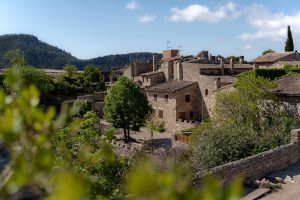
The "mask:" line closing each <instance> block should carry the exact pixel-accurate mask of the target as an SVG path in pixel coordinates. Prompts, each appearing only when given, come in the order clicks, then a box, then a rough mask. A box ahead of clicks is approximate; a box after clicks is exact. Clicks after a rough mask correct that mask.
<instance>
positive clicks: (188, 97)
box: [185, 95, 191, 103]
mask: <svg viewBox="0 0 300 200" xmlns="http://www.w3.org/2000/svg"><path fill="white" fill-rule="evenodd" d="M185 102H187V103H189V102H191V95H185Z"/></svg>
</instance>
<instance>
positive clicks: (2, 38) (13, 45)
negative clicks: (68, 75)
mask: <svg viewBox="0 0 300 200" xmlns="http://www.w3.org/2000/svg"><path fill="white" fill-rule="evenodd" d="M15 49H20V50H21V51H22V52H23V54H24V57H25V59H26V60H27V61H28V63H29V64H30V65H31V66H34V67H37V68H45V69H62V68H63V67H64V66H65V65H66V64H73V65H75V66H77V67H78V68H79V69H83V68H84V66H86V65H88V64H95V65H96V66H99V67H100V68H101V69H102V70H105V71H107V70H110V69H111V68H119V67H122V66H124V65H126V64H128V63H130V62H132V61H139V62H147V61H149V60H151V59H152V54H153V53H150V52H137V53H128V54H116V55H107V56H103V57H97V58H92V59H86V60H83V59H78V58H76V57H75V56H72V55H71V53H69V52H66V51H64V50H62V49H60V48H58V47H55V46H53V45H50V44H48V43H46V42H43V41H41V40H39V39H38V38H37V37H36V36H34V35H28V34H6V35H0V68H6V67H7V66H8V65H9V61H8V60H7V59H6V58H5V56H4V55H5V53H6V52H8V51H11V50H15Z"/></svg>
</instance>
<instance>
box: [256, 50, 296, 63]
mask: <svg viewBox="0 0 300 200" xmlns="http://www.w3.org/2000/svg"><path fill="white" fill-rule="evenodd" d="M293 53H295V52H293V51H290V52H280V53H277V52H276V53H267V54H265V55H262V56H260V57H258V58H256V59H254V60H252V61H251V62H253V63H264V62H276V61H277V60H279V59H281V58H284V57H286V56H289V55H291V54H293Z"/></svg>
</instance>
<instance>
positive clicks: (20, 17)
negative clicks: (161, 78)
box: [0, 0, 300, 59]
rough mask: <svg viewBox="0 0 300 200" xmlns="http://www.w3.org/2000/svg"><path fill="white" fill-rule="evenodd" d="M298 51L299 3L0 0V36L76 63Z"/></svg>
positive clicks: (269, 0)
mask: <svg viewBox="0 0 300 200" xmlns="http://www.w3.org/2000/svg"><path fill="white" fill-rule="evenodd" d="M288 24H290V25H291V28H292V32H293V36H294V43H295V48H296V49H300V48H299V47H300V1H299V0H284V1H279V0H278V1H277V0H256V1H252V0H232V1H223V0H222V1H217V0H210V1H207V0H206V1H201V0H198V1H197V0H135V1H132V0H86V1H83V0H26V1H25V0H1V1H0V34H8V33H28V34H33V35H36V36H37V37H38V38H39V39H40V40H43V41H45V42H47V43H50V44H52V45H55V46H58V47H60V48H62V49H64V50H66V51H68V52H70V53H72V54H73V55H74V56H76V57H78V58H93V57H97V56H103V55H108V54H118V53H119V54H120V53H129V52H140V51H149V52H161V51H162V50H163V49H166V47H167V41H168V40H170V41H171V46H172V47H173V48H178V46H179V45H183V47H182V50H183V52H182V53H183V54H185V55H187V54H196V53H198V52H199V51H201V50H209V51H210V52H211V53H212V54H222V55H225V56H229V55H245V56H246V58H248V59H251V58H254V57H256V56H258V55H260V54H261V52H262V51H263V50H265V49H269V48H272V49H274V50H276V51H282V50H283V49H284V43H285V39H286V26H287V25H288Z"/></svg>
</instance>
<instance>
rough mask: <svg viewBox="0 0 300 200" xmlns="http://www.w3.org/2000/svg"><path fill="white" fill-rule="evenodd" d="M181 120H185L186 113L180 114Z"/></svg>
mask: <svg viewBox="0 0 300 200" xmlns="http://www.w3.org/2000/svg"><path fill="white" fill-rule="evenodd" d="M179 119H181V120H183V121H184V120H185V112H180V113H179Z"/></svg>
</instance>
